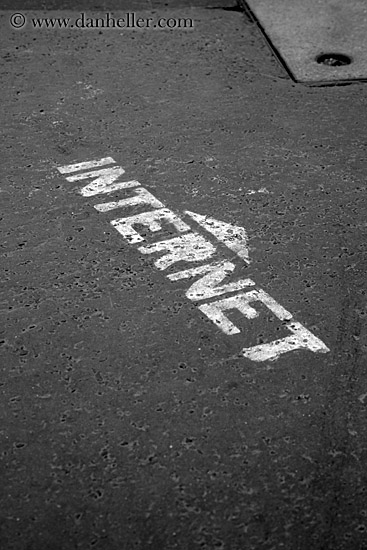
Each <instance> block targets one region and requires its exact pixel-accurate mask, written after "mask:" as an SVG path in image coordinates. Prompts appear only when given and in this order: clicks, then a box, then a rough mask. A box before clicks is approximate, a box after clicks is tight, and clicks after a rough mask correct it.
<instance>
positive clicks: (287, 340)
mask: <svg viewBox="0 0 367 550" xmlns="http://www.w3.org/2000/svg"><path fill="white" fill-rule="evenodd" d="M255 301H259V302H262V303H263V304H264V305H265V306H266V307H267V308H268V309H270V310H271V311H272V312H273V313H274V315H275V316H276V317H278V319H280V320H281V321H287V322H286V323H285V325H284V326H285V328H287V329H288V330H290V331H291V332H292V333H293V334H292V335H290V336H286V337H284V338H280V339H279V340H274V341H272V342H269V343H266V344H259V345H257V346H253V347H249V348H244V349H243V350H242V355H243V356H244V357H246V358H247V359H251V360H252V361H267V360H274V359H277V358H278V357H279V356H280V355H282V354H283V353H287V352H289V351H295V350H297V349H308V350H310V351H313V352H319V353H327V352H328V351H330V350H329V348H328V347H327V346H325V344H324V343H323V342H322V341H321V340H320V339H319V338H317V337H316V336H314V335H313V334H312V333H311V332H310V331H309V330H308V329H306V328H305V327H304V326H303V325H301V323H298V322H296V321H294V320H293V317H292V314H291V313H289V311H287V310H286V309H284V308H283V307H282V306H281V305H280V304H278V303H277V302H276V301H275V300H274V299H273V298H272V297H271V296H269V294H267V293H266V292H264V291H263V290H252V291H251V292H246V293H242V294H237V295H235V296H231V297H229V298H224V299H222V300H217V301H216V302H211V303H210V304H204V305H202V306H199V309H200V310H201V311H202V312H203V313H204V314H205V315H206V316H207V317H209V319H211V320H212V321H213V322H214V323H215V324H216V325H217V326H218V327H219V328H220V329H221V330H222V331H223V332H224V333H225V334H228V335H232V334H238V333H240V332H241V331H240V329H239V328H238V327H236V326H235V325H234V324H233V323H232V322H231V321H230V320H229V319H228V317H226V315H225V314H224V313H223V312H224V311H228V310H233V309H237V310H238V311H240V312H241V313H242V314H243V315H244V316H245V317H247V319H254V318H255V317H258V315H259V314H258V312H257V311H256V310H255V309H254V308H253V307H251V306H250V303H251V302H255Z"/></svg>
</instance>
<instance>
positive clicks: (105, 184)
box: [66, 166, 140, 197]
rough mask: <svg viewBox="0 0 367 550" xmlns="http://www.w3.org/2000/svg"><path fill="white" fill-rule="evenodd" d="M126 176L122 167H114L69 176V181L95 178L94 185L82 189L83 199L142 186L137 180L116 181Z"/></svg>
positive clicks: (90, 184)
mask: <svg viewBox="0 0 367 550" xmlns="http://www.w3.org/2000/svg"><path fill="white" fill-rule="evenodd" d="M123 174H125V170H124V169H123V168H121V167H120V166H113V167H111V168H103V169H102V170H93V171H91V172H83V173H81V174H74V175H73V176H68V177H67V178H66V179H67V180H68V181H71V182H74V181H79V180H84V179H88V178H95V179H94V180H93V181H92V183H89V184H88V185H86V186H85V187H82V189H81V190H80V193H81V194H82V195H83V197H92V196H93V195H100V194H102V193H111V192H112V191H117V190H118V189H128V188H130V187H137V186H140V183H139V182H138V181H136V180H132V181H120V182H117V181H116V180H117V179H118V178H119V177H120V176H122V175H123Z"/></svg>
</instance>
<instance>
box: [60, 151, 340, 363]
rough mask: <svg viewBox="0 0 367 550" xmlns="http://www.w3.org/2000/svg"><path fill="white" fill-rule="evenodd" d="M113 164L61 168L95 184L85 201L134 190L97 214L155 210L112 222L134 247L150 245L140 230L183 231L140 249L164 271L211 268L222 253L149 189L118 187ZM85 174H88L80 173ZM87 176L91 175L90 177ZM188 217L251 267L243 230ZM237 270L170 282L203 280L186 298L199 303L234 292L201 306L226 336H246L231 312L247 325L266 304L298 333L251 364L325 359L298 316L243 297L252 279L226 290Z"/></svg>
mask: <svg viewBox="0 0 367 550" xmlns="http://www.w3.org/2000/svg"><path fill="white" fill-rule="evenodd" d="M110 164H115V161H114V160H113V159H112V157H105V158H102V159H99V160H93V161H88V162H80V163H76V164H69V165H65V166H60V167H58V170H59V172H60V173H62V174H72V175H70V176H67V177H66V179H67V180H68V181H70V182H74V181H83V180H87V179H92V182H91V183H89V184H88V185H86V186H84V187H83V188H82V189H81V191H80V192H81V194H82V195H83V196H85V197H90V196H94V195H99V194H104V193H110V192H113V191H117V190H120V189H129V188H132V189H133V195H132V196H130V197H127V198H124V199H121V200H118V201H112V202H107V203H99V204H96V205H94V208H95V209H96V210H98V211H99V212H109V211H110V210H114V209H117V208H125V207H131V206H136V205H144V206H146V205H148V206H150V207H152V208H153V209H154V210H152V211H150V212H143V213H142V214H137V215H135V216H130V217H127V218H119V219H116V220H113V221H112V222H111V224H112V225H113V226H114V227H115V228H116V229H117V231H119V233H120V234H121V235H122V236H123V237H124V238H125V239H126V240H127V241H129V242H130V243H132V244H136V243H140V242H142V241H144V240H145V239H144V237H143V236H142V235H140V234H139V233H138V232H137V231H136V230H135V229H134V226H135V225H138V226H139V225H144V226H146V227H148V229H149V230H150V231H151V232H153V233H154V232H157V231H160V230H161V229H162V222H163V221H164V222H165V223H170V224H172V225H173V226H174V227H175V228H176V229H177V231H179V232H181V233H185V232H186V233H185V234H183V235H180V236H177V237H173V238H171V239H167V240H163V241H160V242H156V243H154V244H150V245H147V246H140V247H139V248H138V250H139V251H140V252H141V253H143V254H154V253H158V254H160V255H161V256H160V257H159V258H158V259H157V260H155V262H154V264H155V266H156V267H157V268H158V269H161V270H164V269H167V268H168V267H170V266H172V265H173V264H175V263H177V262H206V261H207V260H209V259H210V258H212V256H213V255H214V254H215V253H216V252H217V249H216V247H215V246H214V245H213V244H212V243H211V242H209V241H208V240H206V239H205V238H204V237H203V236H201V235H200V234H199V233H197V232H191V227H190V226H189V225H187V224H186V223H185V222H183V221H182V219H180V218H179V217H178V216H177V215H176V214H174V213H173V212H172V211H171V210H169V209H167V208H165V207H164V204H163V203H162V202H160V201H159V200H158V199H156V197H154V195H152V194H151V193H150V192H149V191H147V190H146V189H145V188H143V187H142V186H141V184H140V183H139V182H138V181H136V180H131V181H121V182H120V181H117V180H118V179H119V178H120V176H122V175H123V174H124V173H125V170H124V169H123V168H121V167H119V166H109V167H108V168H103V169H100V168H101V167H102V166H107V165H110ZM97 168H98V170H97ZM83 170H84V172H82V173H80V172H81V171H83ZM85 170H89V171H87V172H85ZM252 192H253V191H252V190H250V191H249V194H252ZM258 192H264V193H265V192H268V191H267V190H266V189H265V188H262V189H260V190H258ZM186 214H187V215H188V216H190V217H191V218H192V219H193V220H194V221H195V222H196V223H198V224H199V225H200V226H201V227H202V228H203V229H205V230H206V231H208V232H209V233H211V234H212V235H213V236H214V237H215V238H216V239H218V240H219V241H220V242H222V243H223V244H224V245H226V246H227V247H228V248H229V249H230V250H232V251H233V252H235V253H236V254H237V255H238V256H239V257H240V258H241V259H242V260H244V261H245V262H247V263H249V262H250V260H249V250H248V236H247V233H246V231H245V229H244V228H243V227H239V226H236V225H233V224H228V223H225V222H221V221H219V220H215V219H214V218H210V217H208V216H203V215H201V214H196V213H194V212H190V211H186ZM235 267H236V266H235V264H234V263H232V262H230V261H218V262H213V263H209V264H205V265H199V266H195V267H192V268H189V269H184V270H182V271H179V272H176V273H172V274H169V275H167V276H168V278H169V279H170V280H171V281H178V280H181V279H191V278H193V277H197V276H200V278H199V279H198V280H197V281H195V282H194V283H193V284H192V285H191V287H190V288H189V289H188V290H187V291H186V296H187V297H188V298H189V299H190V300H193V301H201V300H207V299H209V298H213V297H217V296H221V295H223V294H225V293H229V292H232V293H233V292H236V293H237V294H235V295H232V296H229V297H226V298H223V299H220V300H216V301H213V302H211V303H206V304H201V305H199V306H198V307H199V309H200V311H202V313H204V314H205V315H206V316H207V317H208V318H209V319H211V320H212V321H213V323H215V324H216V325H217V326H218V327H219V328H220V329H221V330H222V332H223V333H224V334H227V335H233V334H238V333H240V332H241V331H240V329H239V328H238V327H236V326H235V325H234V324H233V323H232V322H231V321H230V320H229V319H228V317H227V315H226V312H227V311H230V310H238V311H239V312H240V313H242V315H244V316H245V317H246V318H247V319H254V318H255V317H258V316H259V313H258V311H257V310H256V309H255V308H254V307H252V306H251V305H250V304H251V303H253V302H261V303H262V304H263V305H265V306H266V307H267V308H268V309H269V310H270V311H271V312H272V313H273V314H274V315H275V316H276V317H277V318H278V319H280V320H281V321H282V322H283V324H284V327H285V328H286V329H288V330H289V331H290V332H291V333H292V334H291V335H288V336H285V337H284V338H280V339H278V340H274V341H272V342H268V343H265V344H260V345H257V346H252V347H248V348H243V349H242V352H241V353H242V355H243V357H246V358H247V359H250V360H252V361H266V360H275V359H277V358H278V357H280V356H281V355H282V354H284V353H287V352H289V351H295V350H298V349H307V350H309V351H312V352H319V353H326V352H328V351H330V350H329V348H328V347H327V346H326V345H325V344H324V343H323V342H322V341H321V340H320V339H319V338H317V337H316V336H314V335H313V334H312V333H311V332H310V331H309V330H307V329H306V328H305V327H304V326H303V325H301V324H300V323H298V322H296V321H294V319H293V317H292V314H291V313H290V312H289V311H287V310H286V309H284V308H283V307H282V306H281V305H280V304H278V302H276V301H275V300H274V299H273V298H272V297H271V296H269V294H267V293H266V292H264V291H263V290H261V289H260V290H252V291H249V292H239V291H241V290H243V289H244V288H246V287H250V286H253V285H255V282H254V281H253V280H252V279H239V280H237V281H234V282H230V283H227V284H224V285H223V284H220V283H222V282H223V280H224V279H225V278H226V277H228V276H230V275H231V274H232V273H233V272H234V270H235Z"/></svg>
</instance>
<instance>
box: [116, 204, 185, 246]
mask: <svg viewBox="0 0 367 550" xmlns="http://www.w3.org/2000/svg"><path fill="white" fill-rule="evenodd" d="M162 221H165V222H167V223H171V224H172V225H174V226H175V228H176V229H177V231H180V232H183V231H190V226H189V225H187V224H186V223H185V222H183V221H182V220H181V218H179V217H178V216H176V214H175V213H174V212H172V210H169V209H168V208H160V209H159V210H151V211H150V212H142V213H141V214H136V215H135V216H130V217H128V218H119V219H118V220H113V221H112V222H111V224H112V225H113V226H114V227H115V228H116V229H117V231H118V232H119V233H120V234H121V235H122V236H123V237H124V239H126V240H127V241H129V243H130V244H136V243H140V242H142V241H144V240H145V239H144V237H142V236H141V235H140V234H139V233H138V232H137V231H136V230H135V229H134V227H133V226H134V225H144V226H146V227H148V228H149V230H150V231H152V232H153V233H154V232H155V231H160V230H161V229H162Z"/></svg>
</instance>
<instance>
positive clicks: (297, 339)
mask: <svg viewBox="0 0 367 550" xmlns="http://www.w3.org/2000/svg"><path fill="white" fill-rule="evenodd" d="M285 327H286V328H287V329H288V330H290V331H291V332H292V333H293V334H292V335H290V336H286V337H285V338H280V339H279V340H274V341H273V342H269V343H267V344H259V345H258V346H253V347H250V348H243V350H242V355H243V356H244V357H246V358H247V359H251V361H274V360H275V359H278V357H280V356H281V355H282V354H283V353H287V352H289V351H296V350H299V349H308V350H309V351H313V352H314V353H317V352H318V353H327V352H328V351H330V350H329V348H328V347H327V346H325V344H324V343H323V342H322V341H321V340H320V339H319V338H317V337H316V336H314V335H313V334H312V332H310V331H309V330H308V329H307V328H305V327H304V326H303V325H301V323H297V322H295V321H293V322H291V323H286V325H285Z"/></svg>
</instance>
